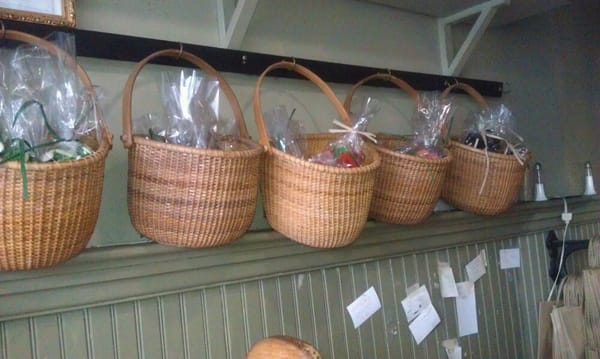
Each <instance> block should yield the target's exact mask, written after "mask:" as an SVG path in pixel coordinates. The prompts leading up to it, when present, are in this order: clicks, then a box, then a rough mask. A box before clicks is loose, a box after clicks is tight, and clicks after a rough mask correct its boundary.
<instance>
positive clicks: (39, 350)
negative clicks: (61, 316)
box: [31, 315, 63, 358]
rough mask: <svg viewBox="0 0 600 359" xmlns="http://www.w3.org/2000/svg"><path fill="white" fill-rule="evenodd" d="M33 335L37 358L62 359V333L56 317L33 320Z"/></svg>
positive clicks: (46, 316) (50, 316) (41, 317)
mask: <svg viewBox="0 0 600 359" xmlns="http://www.w3.org/2000/svg"><path fill="white" fill-rule="evenodd" d="M31 321H32V323H33V325H32V328H33V330H32V332H33V333H32V334H33V336H34V338H35V351H36V357H37V358H62V357H63V353H62V347H61V346H62V343H61V333H60V327H59V322H58V318H57V316H56V315H44V316H40V317H36V318H33V319H32V320H31Z"/></svg>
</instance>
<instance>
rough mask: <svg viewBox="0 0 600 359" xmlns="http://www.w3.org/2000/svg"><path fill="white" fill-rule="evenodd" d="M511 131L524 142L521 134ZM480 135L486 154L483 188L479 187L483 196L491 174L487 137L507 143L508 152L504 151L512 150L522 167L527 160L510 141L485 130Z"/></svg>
mask: <svg viewBox="0 0 600 359" xmlns="http://www.w3.org/2000/svg"><path fill="white" fill-rule="evenodd" d="M510 131H511V132H512V133H513V134H514V135H515V136H516V137H517V138H518V139H519V141H521V142H523V137H521V136H519V134H518V133H516V132H515V131H513V130H510ZM479 134H480V135H481V138H482V139H483V149H484V152H485V174H484V176H483V181H482V182H481V187H479V195H480V196H481V194H482V193H483V189H484V188H485V184H486V182H487V178H488V174H489V172H490V155H489V154H488V149H487V137H490V138H493V139H496V140H500V141H504V142H505V143H506V150H505V151H504V154H507V152H508V150H510V151H511V152H512V154H513V156H515V159H516V160H517V162H519V164H520V165H521V166H523V165H525V159H526V158H525V156H524V155H522V154H521V153H519V151H518V150H517V149H516V148H515V146H514V145H513V144H512V143H510V142H508V140H507V139H505V138H504V137H501V136H497V135H492V134H489V133H486V132H485V130H483V129H482V130H480V131H479ZM475 147H477V143H476V144H475Z"/></svg>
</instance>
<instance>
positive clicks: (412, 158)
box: [374, 145, 454, 164]
mask: <svg viewBox="0 0 600 359" xmlns="http://www.w3.org/2000/svg"><path fill="white" fill-rule="evenodd" d="M374 147H375V149H377V151H378V152H381V153H383V154H386V155H388V156H391V157H397V158H401V159H404V160H407V161H412V162H421V163H433V164H444V163H448V162H450V161H452V160H453V159H454V157H453V156H452V153H451V152H450V151H449V150H448V148H446V147H444V148H443V150H444V154H445V155H446V156H444V157H441V158H422V157H418V156H415V155H409V154H406V153H400V152H397V151H394V150H390V149H389V148H387V147H384V146H382V145H374Z"/></svg>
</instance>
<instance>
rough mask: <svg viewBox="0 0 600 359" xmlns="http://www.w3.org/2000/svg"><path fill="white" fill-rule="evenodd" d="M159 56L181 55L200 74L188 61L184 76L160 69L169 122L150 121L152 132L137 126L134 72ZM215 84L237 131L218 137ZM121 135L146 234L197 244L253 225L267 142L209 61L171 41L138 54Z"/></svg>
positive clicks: (132, 207) (137, 218)
mask: <svg viewBox="0 0 600 359" xmlns="http://www.w3.org/2000/svg"><path fill="white" fill-rule="evenodd" d="M159 57H169V58H175V59H184V60H186V61H187V62H190V63H191V64H193V65H195V66H196V67H198V68H199V69H201V70H202V71H203V75H202V76H201V75H200V74H198V73H197V72H195V70H194V71H192V70H190V69H187V70H182V71H181V72H180V73H179V74H178V76H179V77H176V76H175V77H169V76H165V74H163V79H165V78H167V80H170V81H163V87H162V90H163V91H162V101H163V103H164V107H165V109H166V110H167V111H171V112H170V117H169V120H172V122H171V123H170V124H169V125H167V127H162V128H157V126H154V125H155V124H156V123H150V125H153V126H152V127H150V129H149V132H147V133H135V134H132V130H133V129H132V120H131V116H132V114H131V112H132V111H131V106H132V95H133V87H134V84H135V80H136V78H137V76H138V74H139V72H140V71H141V70H142V68H143V67H144V66H145V65H146V64H147V63H148V62H150V61H151V60H153V59H156V58H159ZM218 91H222V92H223V93H224V94H225V97H226V98H227V100H228V102H229V104H230V106H231V109H232V111H233V115H234V117H235V123H234V124H235V125H236V126H237V130H238V131H239V132H238V135H237V136H236V135H228V136H222V137H218V138H217V137H215V136H216V135H217V134H216V132H215V131H214V130H215V129H216V128H217V126H218V125H219V123H218V122H219V121H220V119H219V117H218V115H217V114H216V113H215V108H214V106H215V104H218ZM144 118H145V119H148V118H150V119H152V116H146V117H144ZM157 122H160V121H157ZM136 127H139V126H136ZM122 141H123V144H124V146H125V148H127V149H128V150H129V155H128V161H129V171H128V172H129V173H128V183H127V204H128V208H129V215H130V217H131V222H132V224H133V226H134V227H135V229H136V230H137V231H138V232H140V233H141V234H142V235H144V236H146V237H148V238H150V239H152V240H154V241H156V242H158V243H162V244H167V245H174V246H180V247H196V248H198V247H213V246H219V245H224V244H227V243H230V242H232V241H234V240H235V239H237V238H239V237H240V236H242V235H243V234H244V233H245V232H246V230H247V229H248V228H249V226H250V224H251V223H252V219H253V217H254V214H255V212H256V199H257V196H258V176H259V166H260V160H261V154H262V152H263V150H262V148H261V147H260V146H259V145H258V144H255V143H254V142H252V141H251V140H250V138H249V136H248V131H247V129H246V125H245V123H244V119H243V116H242V111H241V109H240V105H239V103H238V100H237V98H236V97H235V95H234V93H233V91H232V89H231V88H230V86H229V85H228V84H227V82H226V81H225V79H224V78H223V77H222V76H221V75H220V74H219V73H218V72H217V70H215V69H214V68H213V67H212V66H210V65H209V64H207V63H206V62H205V61H203V60H202V59H200V58H198V57H197V56H194V55H192V54H190V53H188V52H186V51H183V50H174V49H167V50H161V51H158V52H155V53H153V54H151V55H149V56H148V57H146V58H145V59H143V60H141V61H140V62H139V63H138V64H137V65H136V66H135V68H134V70H133V71H132V73H131V74H130V75H129V78H128V80H127V82H126V84H125V89H124V92H123V136H122Z"/></svg>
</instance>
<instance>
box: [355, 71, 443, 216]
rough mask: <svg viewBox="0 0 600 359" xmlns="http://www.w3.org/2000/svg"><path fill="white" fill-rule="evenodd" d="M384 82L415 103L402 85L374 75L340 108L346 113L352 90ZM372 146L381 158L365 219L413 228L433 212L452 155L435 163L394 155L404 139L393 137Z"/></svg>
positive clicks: (412, 94) (414, 93)
mask: <svg viewBox="0 0 600 359" xmlns="http://www.w3.org/2000/svg"><path fill="white" fill-rule="evenodd" d="M372 80H384V81H389V82H391V83H393V84H394V85H396V86H398V87H399V88H401V89H403V90H404V91H405V92H406V93H408V95H410V97H411V98H413V99H414V100H415V102H417V103H418V101H419V94H418V92H417V91H416V90H415V89H413V88H412V87H411V86H410V85H409V84H408V83H406V82H405V81H403V80H401V79H399V78H397V77H395V76H393V75H390V74H374V75H371V76H368V77H366V78H364V79H362V80H361V81H359V82H358V83H356V84H355V85H354V86H353V87H352V89H351V90H350V91H349V92H348V94H347V95H346V100H345V101H344V107H345V108H346V110H348V111H349V110H350V105H351V103H352V97H353V96H354V93H355V92H356V90H357V89H358V88H359V87H360V86H361V85H363V84H365V83H366V82H369V81H372ZM377 141H378V145H377V146H375V148H376V149H377V152H378V153H379V155H380V157H381V166H380V167H379V169H378V170H377V176H376V178H375V188H374V192H373V201H372V202H371V209H370V212H369V216H370V217H371V218H373V219H376V220H378V221H382V222H387V223H394V224H415V223H420V222H423V221H424V220H426V219H427V218H428V217H429V216H430V215H431V214H432V213H433V209H434V208H435V205H436V203H437V202H438V200H439V198H440V194H441V192H442V185H443V183H444V179H445V177H446V172H447V169H448V166H449V165H450V162H451V161H452V155H451V154H449V153H447V152H446V154H447V156H445V157H443V158H439V159H424V158H420V157H417V156H412V155H408V154H403V153H400V152H397V151H394V148H397V147H398V146H400V145H401V144H402V143H404V142H405V140H404V139H402V138H400V137H397V136H387V135H386V136H381V135H379V136H377Z"/></svg>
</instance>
